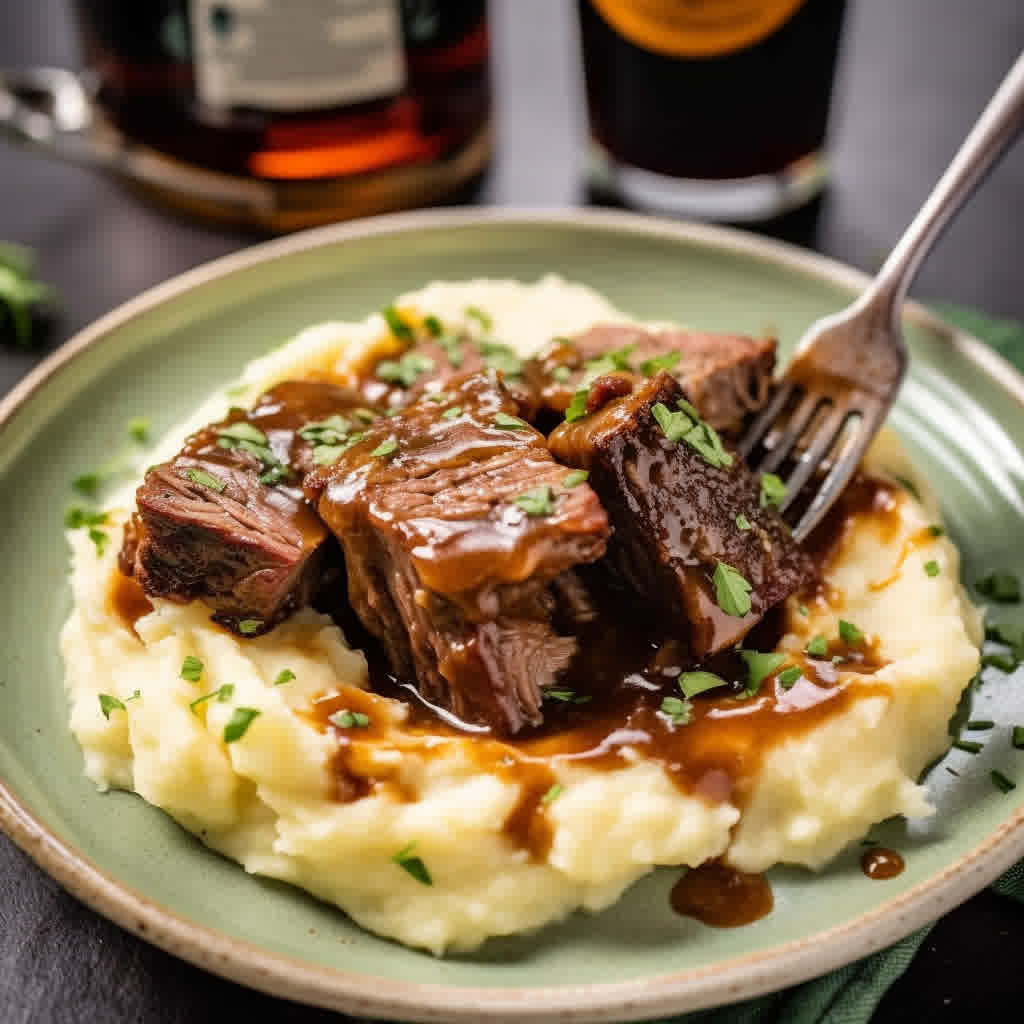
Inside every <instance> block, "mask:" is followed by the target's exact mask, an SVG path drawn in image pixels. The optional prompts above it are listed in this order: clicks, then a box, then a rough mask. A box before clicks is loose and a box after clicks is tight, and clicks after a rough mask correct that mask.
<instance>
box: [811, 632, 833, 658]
mask: <svg viewBox="0 0 1024 1024" xmlns="http://www.w3.org/2000/svg"><path fill="white" fill-rule="evenodd" d="M807 653H808V654H809V655H810V656H811V657H812V658H824V657H825V656H826V655H827V654H828V641H827V640H826V639H825V634H824V633H819V634H818V635H817V636H815V637H812V638H811V640H810V642H809V643H808V644H807Z"/></svg>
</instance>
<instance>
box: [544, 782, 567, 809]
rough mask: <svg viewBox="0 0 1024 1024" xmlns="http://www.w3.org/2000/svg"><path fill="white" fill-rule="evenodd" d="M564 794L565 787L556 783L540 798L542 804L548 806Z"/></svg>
mask: <svg viewBox="0 0 1024 1024" xmlns="http://www.w3.org/2000/svg"><path fill="white" fill-rule="evenodd" d="M564 792H565V787H564V786H563V785H562V784H561V783H560V782H556V783H555V784H554V785H553V786H552V787H551V788H550V789H549V790H548V791H547V792H546V793H545V794H544V795H543V796H542V797H541V798H540V802H541V803H542V804H549V803H551V801H552V800H557V799H558V798H559V797H560V796H561V795H562V794H563V793H564Z"/></svg>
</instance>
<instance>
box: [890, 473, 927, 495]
mask: <svg viewBox="0 0 1024 1024" xmlns="http://www.w3.org/2000/svg"><path fill="white" fill-rule="evenodd" d="M889 476H891V477H892V478H893V480H895V481H896V483H898V484H899V485H900V487H902V488H903V490H905V491H906V492H907V494H909V495H910V496H911V497H912V498H914V499H915V500H916V501H920V500H921V492H920V491H919V490H918V489H917V485H916V484H915V483H914V481H913V480H908V479H907V478H906V477H905V476H900V475H899V473H890V474H889Z"/></svg>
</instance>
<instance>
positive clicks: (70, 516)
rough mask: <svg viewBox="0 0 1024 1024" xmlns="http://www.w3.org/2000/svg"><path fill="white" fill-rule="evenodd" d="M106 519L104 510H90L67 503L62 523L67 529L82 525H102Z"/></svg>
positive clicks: (77, 527)
mask: <svg viewBox="0 0 1024 1024" xmlns="http://www.w3.org/2000/svg"><path fill="white" fill-rule="evenodd" d="M106 521H107V513H106V512H90V511H89V510H88V509H87V508H85V507H83V506H82V505H68V507H67V509H66V510H65V511H64V525H65V526H66V527H67V528H68V529H69V530H78V529H80V528H81V527H83V526H102V525H103V524H104V523H105V522H106Z"/></svg>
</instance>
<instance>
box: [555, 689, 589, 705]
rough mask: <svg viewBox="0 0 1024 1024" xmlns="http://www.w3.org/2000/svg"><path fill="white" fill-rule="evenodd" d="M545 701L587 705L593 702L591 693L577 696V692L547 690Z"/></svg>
mask: <svg viewBox="0 0 1024 1024" xmlns="http://www.w3.org/2000/svg"><path fill="white" fill-rule="evenodd" d="M544 699H545V700H556V701H558V703H559V704H586V703H587V702H588V701H590V700H591V696H590V694H589V693H583V694H579V695H577V693H576V691H575V690H564V689H556V690H545V691H544Z"/></svg>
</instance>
